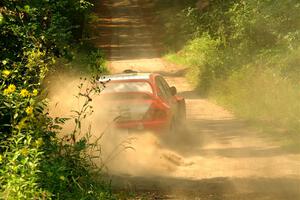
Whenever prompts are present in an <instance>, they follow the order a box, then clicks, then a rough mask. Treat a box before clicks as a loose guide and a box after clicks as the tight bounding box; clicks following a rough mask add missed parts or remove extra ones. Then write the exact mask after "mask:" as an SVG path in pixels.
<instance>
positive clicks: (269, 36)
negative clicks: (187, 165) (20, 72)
mask: <svg viewBox="0 0 300 200" xmlns="http://www.w3.org/2000/svg"><path fill="white" fill-rule="evenodd" d="M156 8H157V12H159V16H160V18H159V20H160V22H161V25H162V26H163V28H164V29H165V32H166V34H165V39H164V41H165V44H166V46H167V47H168V48H167V50H166V52H167V54H166V56H165V57H166V59H168V60H170V61H172V62H175V63H179V64H182V65H184V66H188V73H187V77H188V79H189V80H190V81H191V82H192V83H193V84H194V86H195V87H196V88H197V90H198V91H199V92H200V93H201V94H203V95H205V96H208V97H211V98H213V99H215V100H216V101H217V102H218V103H220V104H222V105H225V106H227V108H230V109H231V110H232V111H234V112H235V113H236V114H237V115H238V116H240V117H242V118H244V119H248V120H250V121H252V122H256V123H260V124H263V126H264V127H273V128H276V129H277V130H280V131H281V132H284V133H289V137H290V138H293V139H295V137H296V138H297V139H299V131H300V123H299V119H300V101H299V98H300V93H299V89H300V86H299V81H300V59H299V58H300V20H299V19H300V3H299V1H297V0H289V1H280V0H275V1H274V0H267V1H261V0H242V1H241V0H225V1H223V0H222V1H220V0H209V1H208V0H202V1H196V0H190V1H184V2H183V1H166V0H163V1H161V0H157V1H156ZM174 15H175V16H176V17H174ZM266 125H268V126H266Z"/></svg>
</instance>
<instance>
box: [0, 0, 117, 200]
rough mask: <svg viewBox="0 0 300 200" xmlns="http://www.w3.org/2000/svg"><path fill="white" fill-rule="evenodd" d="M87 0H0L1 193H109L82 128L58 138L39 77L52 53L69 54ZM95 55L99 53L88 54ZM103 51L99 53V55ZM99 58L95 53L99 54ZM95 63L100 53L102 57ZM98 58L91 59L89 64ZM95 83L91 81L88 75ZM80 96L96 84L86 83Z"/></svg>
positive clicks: (60, 195) (31, 195)
mask: <svg viewBox="0 0 300 200" xmlns="http://www.w3.org/2000/svg"><path fill="white" fill-rule="evenodd" d="M90 6H91V4H90V3H89V2H87V1H84V0H62V1H55V0H33V1H29V0H24V1H23V0H22V1H21V0H14V1H12V0H4V1H1V3H0V198H1V199H112V198H113V197H112V195H111V192H110V190H109V187H108V186H106V184H104V183H103V182H101V181H100V180H97V179H96V178H95V177H101V174H100V172H99V171H97V170H96V168H95V166H94V164H93V162H92V159H91V155H89V154H88V151H89V150H91V149H92V148H94V147H95V146H96V144H95V143H92V142H91V141H90V140H89V139H90V136H89V134H88V133H86V134H83V136H82V137H81V138H77V137H78V135H79V133H81V132H80V130H81V129H80V127H79V124H80V123H81V120H82V117H78V116H86V115H87V114H88V113H86V111H87V110H88V108H89V105H88V103H86V104H84V105H83V110H79V111H77V112H76V114H77V115H76V114H75V115H74V119H76V123H75V128H74V131H73V132H72V133H70V134H69V135H68V136H66V137H65V138H63V139H59V138H58V134H60V130H61V126H62V125H63V123H64V122H65V121H66V120H67V119H64V118H55V119H53V118H51V117H50V116H49V115H48V112H47V102H46V100H45V99H43V97H44V95H43V90H42V87H41V85H42V83H43V80H44V78H45V76H46V75H47V72H48V71H49V70H52V69H51V67H52V66H53V64H54V63H55V62H56V60H57V57H65V58H70V57H71V56H72V54H70V49H71V48H72V45H71V44H72V43H73V42H74V41H76V39H79V38H80V37H81V34H82V29H83V25H84V23H83V22H84V18H85V15H86V12H87V9H88V8H89V7H90ZM93 56H94V57H95V60H97V59H99V56H100V55H98V54H97V55H93ZM101 56H102V55H101ZM101 58H102V57H101ZM101 62H102V60H101ZM99 63H100V61H95V63H93V65H94V66H95V68H97V67H99V65H98V64H99ZM93 83H94V82H93ZM85 91H86V92H88V91H89V93H88V94H87V93H83V92H81V93H80V94H81V95H82V96H81V97H83V98H85V99H86V101H85V102H89V100H90V99H89V98H90V97H89V95H92V94H96V93H98V92H99V89H97V87H95V85H93V86H92V87H91V89H89V90H85Z"/></svg>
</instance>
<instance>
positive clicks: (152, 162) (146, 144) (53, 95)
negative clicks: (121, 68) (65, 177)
mask: <svg viewBox="0 0 300 200" xmlns="http://www.w3.org/2000/svg"><path fill="white" fill-rule="evenodd" d="M49 82H50V83H51V84H50V85H49V86H48V98H49V101H50V105H49V109H50V115H51V116H52V117H71V116H73V115H74V112H72V111H74V110H76V111H78V110H80V109H81V107H82V104H83V99H81V100H78V99H77V98H76V97H75V96H76V95H78V93H79V91H80V89H79V88H78V86H79V85H80V84H81V83H82V82H85V84H87V83H88V81H87V80H86V81H85V80H84V79H80V77H79V76H72V75H70V74H60V75H59V76H55V77H52V78H50V81H49ZM101 97H102V96H101V93H100V94H98V95H94V96H92V101H91V102H90V105H91V106H92V110H93V113H92V114H91V115H89V116H88V117H87V118H86V119H84V120H83V121H82V124H81V134H80V135H77V137H78V138H80V137H82V136H84V134H86V133H88V132H90V133H91V141H96V140H97V139H98V138H100V139H99V141H98V145H99V148H98V149H100V151H97V152H94V153H93V155H96V156H99V158H97V159H95V160H94V161H95V163H96V164H97V165H98V166H99V167H101V168H102V169H104V170H105V171H107V172H108V173H112V174H128V175H134V176H165V175H166V174H170V173H172V172H175V171H176V169H177V166H178V165H180V164H181V162H182V158H181V157H180V156H179V155H177V154H176V153H175V152H174V151H171V150H168V149H167V148H165V147H164V142H163V140H162V138H163V137H162V136H163V135H164V133H160V134H158V133H152V132H150V131H129V130H121V129H118V128H116V127H115V126H114V119H115V118H116V117H117V116H113V115H111V113H110V112H109V110H110V109H111V108H113V107H114V106H115V105H114V103H112V102H111V101H109V100H105V99H103V98H101ZM74 126H75V123H74V120H73V119H72V120H69V121H67V122H66V124H65V125H64V126H63V130H62V133H61V134H62V136H63V135H65V134H69V133H71V132H72V130H73V129H74Z"/></svg>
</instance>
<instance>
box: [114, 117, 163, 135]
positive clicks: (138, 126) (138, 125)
mask: <svg viewBox="0 0 300 200" xmlns="http://www.w3.org/2000/svg"><path fill="white" fill-rule="evenodd" d="M116 127H117V128H120V129H135V130H141V131H143V130H150V131H157V132H159V131H163V130H165V129H167V128H168V127H169V121H167V120H159V121H130V122H118V123H116Z"/></svg>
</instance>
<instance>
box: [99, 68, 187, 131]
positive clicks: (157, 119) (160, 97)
mask: <svg viewBox="0 0 300 200" xmlns="http://www.w3.org/2000/svg"><path fill="white" fill-rule="evenodd" d="M99 81H100V82H102V83H105V88H104V89H103V91H102V93H101V95H102V97H104V98H105V99H109V102H111V104H112V105H113V106H112V108H110V113H114V114H116V116H117V117H116V120H115V121H116V126H117V127H118V128H122V129H123V128H124V129H138V130H152V131H155V132H161V131H167V132H174V131H176V130H178V129H179V128H180V127H182V126H183V123H184V122H185V118H186V107H185V99H184V98H183V97H181V96H178V95H177V90H176V88H175V87H174V86H173V87H170V86H169V85H168V83H167V82H166V80H165V79H164V78H163V77H162V76H161V75H159V74H155V73H137V72H136V73H135V72H133V73H132V72H130V73H122V74H115V75H105V76H101V77H100V78H99Z"/></svg>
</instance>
